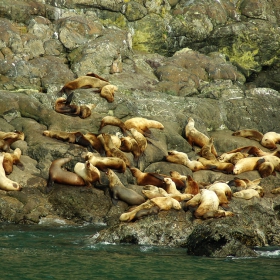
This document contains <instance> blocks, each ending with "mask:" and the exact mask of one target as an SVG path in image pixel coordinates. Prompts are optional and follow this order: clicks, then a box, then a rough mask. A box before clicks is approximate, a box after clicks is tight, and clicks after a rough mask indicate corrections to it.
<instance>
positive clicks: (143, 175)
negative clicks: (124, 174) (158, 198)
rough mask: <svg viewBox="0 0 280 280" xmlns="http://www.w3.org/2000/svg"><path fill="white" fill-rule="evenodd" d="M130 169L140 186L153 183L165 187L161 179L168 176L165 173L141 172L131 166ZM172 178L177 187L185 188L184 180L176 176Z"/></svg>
mask: <svg viewBox="0 0 280 280" xmlns="http://www.w3.org/2000/svg"><path fill="white" fill-rule="evenodd" d="M130 171H131V174H132V175H133V177H135V178H136V182H137V185H140V186H146V185H154V186H157V187H160V188H163V189H165V187H166V185H165V182H164V180H163V179H164V178H167V177H169V178H170V176H167V175H165V174H159V173H154V172H142V171H141V170H140V169H138V168H136V167H131V168H130ZM173 180H174V183H175V185H176V188H177V189H179V190H181V189H184V188H185V183H184V182H182V181H181V180H179V179H176V178H173Z"/></svg>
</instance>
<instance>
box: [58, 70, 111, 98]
mask: <svg viewBox="0 0 280 280" xmlns="http://www.w3.org/2000/svg"><path fill="white" fill-rule="evenodd" d="M92 74H93V73H88V75H87V76H80V77H78V78H77V79H75V80H73V81H70V82H68V83H66V84H65V85H64V86H63V87H62V89H61V90H60V91H59V92H58V95H59V96H61V95H62V94H63V93H65V94H66V95H67V96H68V95H69V94H70V93H71V92H72V91H73V90H75V89H78V88H102V87H104V86H106V85H109V82H108V81H105V80H101V79H100V77H99V76H98V77H95V76H91V75H92Z"/></svg>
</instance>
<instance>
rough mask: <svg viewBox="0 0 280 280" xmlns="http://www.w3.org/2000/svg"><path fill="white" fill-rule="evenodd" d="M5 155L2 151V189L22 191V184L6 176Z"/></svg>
mask: <svg viewBox="0 0 280 280" xmlns="http://www.w3.org/2000/svg"><path fill="white" fill-rule="evenodd" d="M3 161H4V155H3V154H2V153H0V189H1V190H5V191H20V190H21V189H22V187H21V185H20V184H19V183H17V182H15V181H12V180H11V179H9V178H7V177H6V174H5V170H4V167H3Z"/></svg>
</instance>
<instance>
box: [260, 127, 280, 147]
mask: <svg viewBox="0 0 280 280" xmlns="http://www.w3.org/2000/svg"><path fill="white" fill-rule="evenodd" d="M278 143H280V133H276V132H273V131H271V132H267V133H265V134H264V136H263V138H262V140H261V145H262V146H264V147H266V148H267V149H270V150H276V149H277V146H276V144H278Z"/></svg>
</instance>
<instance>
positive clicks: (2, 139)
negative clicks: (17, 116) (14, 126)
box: [0, 131, 24, 152]
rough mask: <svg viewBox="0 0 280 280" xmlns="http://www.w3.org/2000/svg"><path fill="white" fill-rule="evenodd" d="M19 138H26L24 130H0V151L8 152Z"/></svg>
mask: <svg viewBox="0 0 280 280" xmlns="http://www.w3.org/2000/svg"><path fill="white" fill-rule="evenodd" d="M18 140H24V133H23V132H22V131H14V132H3V131H0V151H4V152H8V151H9V150H10V146H11V145H12V144H13V143H14V142H16V141H18Z"/></svg>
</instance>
